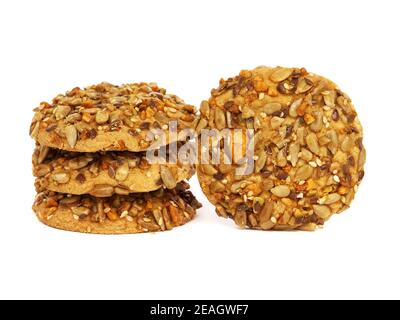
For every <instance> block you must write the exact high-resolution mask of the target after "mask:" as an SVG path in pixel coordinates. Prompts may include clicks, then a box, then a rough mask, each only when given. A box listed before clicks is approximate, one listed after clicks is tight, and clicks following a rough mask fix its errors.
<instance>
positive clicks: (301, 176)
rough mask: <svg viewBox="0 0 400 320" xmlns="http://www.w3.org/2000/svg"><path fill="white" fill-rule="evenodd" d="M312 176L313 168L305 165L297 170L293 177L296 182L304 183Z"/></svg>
mask: <svg viewBox="0 0 400 320" xmlns="http://www.w3.org/2000/svg"><path fill="white" fill-rule="evenodd" d="M312 174H313V168H312V167H311V166H309V165H308V164H305V165H303V166H301V167H300V168H298V169H297V171H296V174H295V177H296V180H297V181H304V180H307V179H308V178H310V177H311V176H312Z"/></svg>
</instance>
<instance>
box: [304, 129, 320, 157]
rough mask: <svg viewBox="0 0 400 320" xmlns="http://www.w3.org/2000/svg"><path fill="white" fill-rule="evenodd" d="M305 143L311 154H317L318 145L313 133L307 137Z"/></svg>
mask: <svg viewBox="0 0 400 320" xmlns="http://www.w3.org/2000/svg"><path fill="white" fill-rule="evenodd" d="M306 143H307V146H308V148H309V149H310V151H311V152H313V153H316V154H318V152H319V145H318V139H317V136H316V135H315V133H312V132H311V133H309V134H308V135H307V137H306Z"/></svg>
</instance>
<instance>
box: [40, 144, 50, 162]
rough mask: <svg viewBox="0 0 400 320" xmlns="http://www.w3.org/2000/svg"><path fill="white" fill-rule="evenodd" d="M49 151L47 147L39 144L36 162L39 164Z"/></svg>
mask: <svg viewBox="0 0 400 320" xmlns="http://www.w3.org/2000/svg"><path fill="white" fill-rule="evenodd" d="M49 151H50V148H49V147H46V146H40V148H39V156H38V159H37V161H38V164H41V163H42V162H43V161H44V159H46V157H47V155H48V153H49Z"/></svg>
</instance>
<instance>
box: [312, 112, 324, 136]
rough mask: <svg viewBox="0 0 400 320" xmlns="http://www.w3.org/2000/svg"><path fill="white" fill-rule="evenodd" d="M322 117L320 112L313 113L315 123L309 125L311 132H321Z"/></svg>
mask: <svg viewBox="0 0 400 320" xmlns="http://www.w3.org/2000/svg"><path fill="white" fill-rule="evenodd" d="M322 117H323V114H322V111H317V112H314V118H315V121H314V122H313V123H311V124H310V129H311V130H312V131H314V132H319V131H321V129H322V125H323V122H322Z"/></svg>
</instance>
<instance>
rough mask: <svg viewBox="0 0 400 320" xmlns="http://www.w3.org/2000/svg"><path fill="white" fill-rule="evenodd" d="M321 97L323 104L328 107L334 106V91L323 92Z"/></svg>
mask: <svg viewBox="0 0 400 320" xmlns="http://www.w3.org/2000/svg"><path fill="white" fill-rule="evenodd" d="M322 96H323V97H324V102H325V104H326V105H327V106H328V107H334V106H335V100H336V93H335V91H333V90H330V91H324V92H322Z"/></svg>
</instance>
